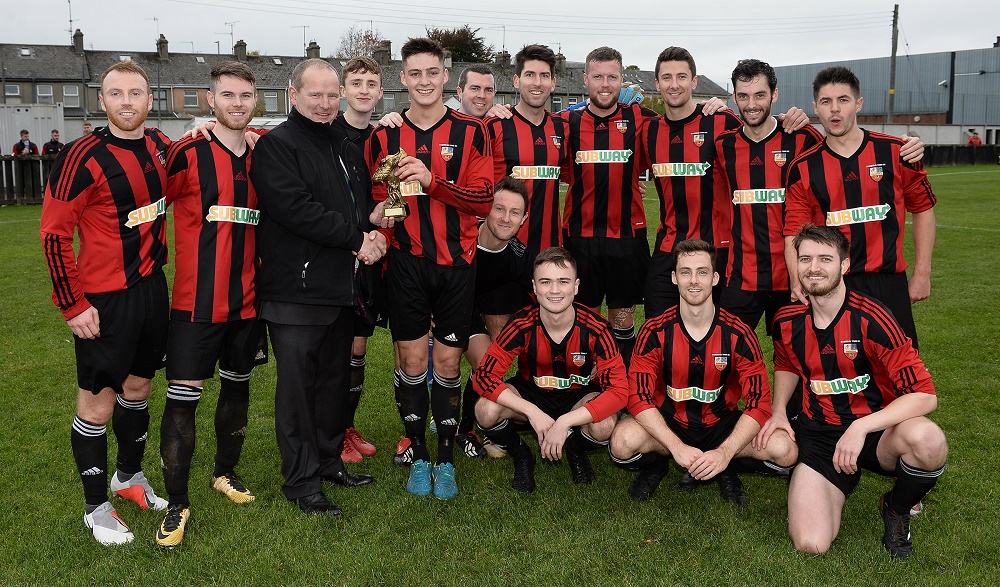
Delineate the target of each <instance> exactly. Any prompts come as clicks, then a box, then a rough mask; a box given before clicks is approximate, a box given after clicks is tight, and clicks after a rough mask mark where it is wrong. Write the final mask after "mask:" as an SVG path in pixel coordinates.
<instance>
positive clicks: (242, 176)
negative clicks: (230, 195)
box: [233, 171, 247, 181]
mask: <svg viewBox="0 0 1000 587" xmlns="http://www.w3.org/2000/svg"><path fill="white" fill-rule="evenodd" d="M233 179H234V180H235V181H246V180H247V176H246V174H245V173H243V172H242V171H241V172H239V173H237V174H236V177H234V178H233Z"/></svg>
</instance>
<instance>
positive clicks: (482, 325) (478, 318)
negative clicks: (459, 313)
mask: <svg viewBox="0 0 1000 587" xmlns="http://www.w3.org/2000/svg"><path fill="white" fill-rule="evenodd" d="M489 334H490V333H489V331H487V330H486V322H483V316H482V314H480V313H479V312H473V313H472V323H471V324H470V325H469V338H472V337H473V336H482V335H486V336H489Z"/></svg>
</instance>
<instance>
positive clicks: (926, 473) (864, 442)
mask: <svg viewBox="0 0 1000 587" xmlns="http://www.w3.org/2000/svg"><path fill="white" fill-rule="evenodd" d="M793 244H794V246H795V253H796V259H797V266H796V269H797V274H798V278H799V282H800V283H801V284H802V287H803V290H804V291H805V293H806V294H807V295H808V296H809V305H808V306H804V305H798V304H796V305H792V306H787V307H785V308H784V309H783V310H781V311H780V312H778V315H777V316H776V317H775V319H774V326H773V328H772V332H773V335H774V415H773V416H771V419H770V420H769V421H768V422H767V423H766V424H765V425H764V428H763V429H762V430H761V431H760V434H759V435H758V438H757V439H756V440H755V441H754V443H755V444H763V443H766V442H768V437H769V435H771V434H773V433H775V432H777V431H780V430H784V431H787V432H789V433H790V432H791V430H792V428H791V427H790V426H789V422H788V419H787V418H786V416H785V404H786V403H787V402H788V399H789V398H790V397H791V395H792V391H793V390H794V389H795V387H796V386H797V385H798V384H799V381H801V388H800V389H801V391H802V413H801V414H799V416H797V417H796V418H795V420H794V422H795V434H794V438H796V439H797V440H798V445H799V451H800V452H799V465H798V466H797V467H796V468H795V472H794V473H793V474H792V480H791V485H790V486H789V488H788V533H789V535H790V536H791V538H792V542H793V543H794V544H795V548H796V549H798V550H801V551H804V552H809V553H813V554H821V553H824V552H826V551H827V550H829V548H830V544H831V543H832V542H833V540H834V539H835V538H836V537H837V533H838V532H839V531H840V516H841V513H842V512H843V509H844V502H845V501H846V500H847V496H848V495H850V493H851V491H853V490H854V487H855V486H856V485H857V484H858V481H859V480H860V478H861V469H862V468H864V469H868V470H869V471H874V472H875V473H878V474H880V475H885V476H889V477H891V476H895V477H896V483H895V485H894V486H893V488H892V489H891V490H890V491H888V492H886V494H885V495H883V496H882V498H881V500H880V501H879V509H880V510H881V513H882V521H883V523H884V526H885V528H884V533H883V535H882V545H883V546H884V547H885V548H886V550H888V551H889V552H890V553H891V554H892V555H893V556H895V557H898V558H906V557H907V556H909V555H910V553H911V552H912V551H913V543H912V542H911V541H910V513H909V512H910V508H912V507H913V506H914V505H916V504H917V503H918V502H919V501H920V500H921V499H922V498H923V497H924V495H926V494H927V492H928V491H930V490H931V488H932V487H934V484H935V483H937V479H938V477H940V476H941V473H942V472H943V471H944V464H945V460H946V458H947V456H948V445H947V442H946V440H945V437H944V433H943V432H942V431H941V429H940V428H938V427H937V425H936V424H934V423H933V422H931V421H930V420H928V419H927V418H926V417H924V416H925V415H926V414H929V413H930V412H932V411H934V409H935V408H936V407H937V396H936V395H935V392H934V384H933V383H931V376H930V373H928V372H927V369H925V368H924V364H923V362H922V361H921V360H920V357H919V355H917V352H916V350H914V348H913V343H912V341H911V340H910V339H909V338H908V337H907V336H906V335H905V334H904V333H903V330H902V329H901V327H900V326H899V323H898V322H897V321H896V319H895V318H894V317H893V315H892V314H891V313H890V312H889V311H888V310H887V309H886V308H885V306H883V305H882V304H881V303H880V302H878V301H876V300H875V299H874V298H871V297H868V296H866V295H863V294H860V293H858V292H856V291H854V290H851V289H848V288H847V286H846V285H845V284H844V281H843V278H842V275H843V274H844V273H846V272H847V270H848V268H849V267H850V259H849V256H848V251H849V245H848V242H847V238H846V237H845V236H844V234H843V233H842V232H840V231H839V230H838V229H837V228H834V227H827V226H813V225H811V224H807V225H806V226H804V227H803V228H802V230H801V231H799V234H798V235H797V236H796V237H795V240H794V241H793ZM770 438H771V439H773V438H774V437H773V436H770ZM758 441H760V442H758Z"/></svg>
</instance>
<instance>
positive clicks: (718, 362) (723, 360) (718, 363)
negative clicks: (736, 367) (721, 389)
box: [712, 355, 729, 371]
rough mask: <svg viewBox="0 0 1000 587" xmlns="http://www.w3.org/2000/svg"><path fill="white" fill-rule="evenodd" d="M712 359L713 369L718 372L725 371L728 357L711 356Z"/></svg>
mask: <svg viewBox="0 0 1000 587" xmlns="http://www.w3.org/2000/svg"><path fill="white" fill-rule="evenodd" d="M712 357H713V358H714V359H715V368H716V369H718V370H719V371H725V370H726V367H728V366H729V355H712Z"/></svg>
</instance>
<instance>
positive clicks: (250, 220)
mask: <svg viewBox="0 0 1000 587" xmlns="http://www.w3.org/2000/svg"><path fill="white" fill-rule="evenodd" d="M205 220H208V221H209V222H236V223H237V224H253V225H255V226H256V224H257V223H258V222H260V210H254V209H252V208H237V207H235V206H212V207H211V208H209V209H208V216H205Z"/></svg>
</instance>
